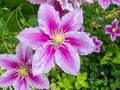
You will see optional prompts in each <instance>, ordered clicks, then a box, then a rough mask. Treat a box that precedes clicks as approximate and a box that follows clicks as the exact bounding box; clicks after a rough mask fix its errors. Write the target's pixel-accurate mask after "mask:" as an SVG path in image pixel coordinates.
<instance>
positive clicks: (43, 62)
mask: <svg viewBox="0 0 120 90" xmlns="http://www.w3.org/2000/svg"><path fill="white" fill-rule="evenodd" d="M54 53H55V50H54V49H53V47H52V46H51V45H45V47H44V48H41V47H40V48H39V49H38V50H37V51H36V52H35V54H34V56H33V62H32V71H33V74H34V75H38V74H43V73H47V72H49V71H50V69H51V68H53V67H54V66H55V63H54Z"/></svg>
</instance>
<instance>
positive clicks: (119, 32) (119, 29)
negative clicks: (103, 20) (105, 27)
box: [115, 28, 120, 36]
mask: <svg viewBox="0 0 120 90" xmlns="http://www.w3.org/2000/svg"><path fill="white" fill-rule="evenodd" d="M115 33H116V35H118V36H120V28H117V31H116V32H115Z"/></svg>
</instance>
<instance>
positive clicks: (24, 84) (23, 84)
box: [13, 78, 31, 90]
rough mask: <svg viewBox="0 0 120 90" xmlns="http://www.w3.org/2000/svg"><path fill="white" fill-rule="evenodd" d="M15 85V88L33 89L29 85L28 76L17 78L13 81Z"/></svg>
mask: <svg viewBox="0 0 120 90" xmlns="http://www.w3.org/2000/svg"><path fill="white" fill-rule="evenodd" d="M13 87H14V89H15V90H31V89H30V87H29V85H28V80H26V78H22V79H21V78H17V79H16V80H15V81H14V82H13Z"/></svg>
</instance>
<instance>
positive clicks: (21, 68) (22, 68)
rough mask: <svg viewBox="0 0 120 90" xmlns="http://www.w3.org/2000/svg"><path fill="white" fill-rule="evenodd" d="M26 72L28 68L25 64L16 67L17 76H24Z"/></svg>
mask: <svg viewBox="0 0 120 90" xmlns="http://www.w3.org/2000/svg"><path fill="white" fill-rule="evenodd" d="M27 73H28V68H27V67H26V66H24V67H20V68H19V69H18V75H19V76H26V75H27Z"/></svg>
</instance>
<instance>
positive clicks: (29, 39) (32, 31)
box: [16, 27, 49, 49]
mask: <svg viewBox="0 0 120 90" xmlns="http://www.w3.org/2000/svg"><path fill="white" fill-rule="evenodd" d="M16 37H17V39H19V40H20V41H21V42H22V43H24V44H26V45H27V46H29V47H31V48H33V49H37V48H38V47H39V46H40V45H42V44H43V43H45V42H46V41H47V40H49V36H48V35H46V34H45V33H43V32H42V31H40V28H39V27H35V28H26V29H24V30H23V31H21V32H20V33H19V35H17V36H16Z"/></svg>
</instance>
